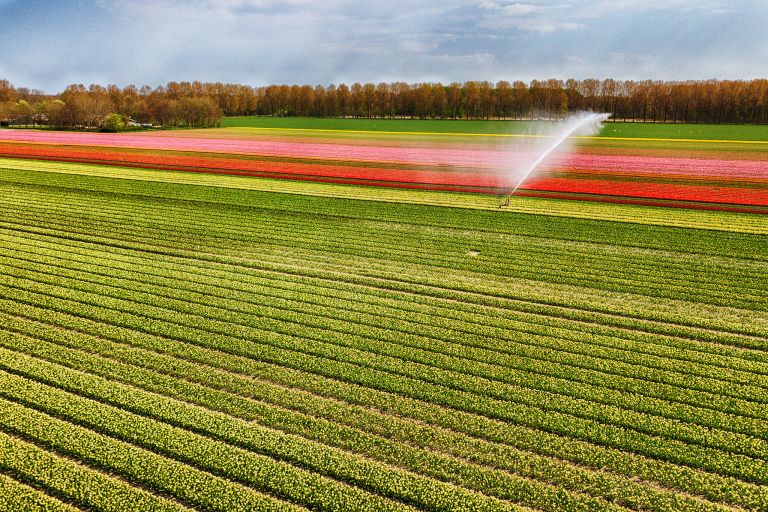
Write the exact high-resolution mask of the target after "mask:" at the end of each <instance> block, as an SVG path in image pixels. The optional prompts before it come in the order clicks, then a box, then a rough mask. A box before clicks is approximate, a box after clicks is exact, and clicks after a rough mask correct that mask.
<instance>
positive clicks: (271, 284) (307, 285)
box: [0, 230, 768, 392]
mask: <svg viewBox="0 0 768 512" xmlns="http://www.w3.org/2000/svg"><path fill="white" fill-rule="evenodd" d="M3 231H5V230H0V236H2V237H3V239H4V240H6V242H8V243H10V244H13V245H14V246H15V247H17V248H18V250H20V251H21V250H23V248H24V247H34V249H35V251H42V252H41V254H48V255H56V256H58V261H66V260H69V259H74V260H75V261H78V262H81V261H83V260H87V259H89V258H99V260H100V261H102V262H103V265H104V266H106V267H111V268H119V269H122V270H127V271H130V272H132V273H134V274H135V275H137V276H138V275H143V274H147V275H150V276H153V277H158V278H163V277H169V278H180V279H181V280H188V279H193V280H194V281H195V282H196V283H199V284H206V285H208V284H211V285H215V286H216V289H219V290H223V291H224V293H227V294H230V293H241V292H246V293H247V294H248V295H249V296H251V297H254V298H255V297H260V296H263V297H265V300H269V301H271V303H272V304H275V301H277V300H278V299H293V300H298V301H300V304H301V306H300V307H301V308H302V309H305V308H307V307H308V306H305V304H312V305H313V307H314V306H316V305H320V306H327V307H330V308H333V309H334V310H335V311H338V312H340V314H343V312H344V311H350V312H354V313H358V312H359V313H370V314H372V315H374V316H376V317H377V318H379V319H380V318H387V319H388V320H387V322H388V323H387V325H388V326H393V325H397V322H396V320H406V319H407V320H408V321H409V323H408V324H407V326H406V327H405V328H404V329H405V330H407V331H408V332H410V331H411V330H414V329H415V330H418V331H423V330H424V327H422V326H428V329H429V330H430V333H433V332H435V331H434V328H435V327H439V328H445V329H448V330H449V331H448V333H449V334H447V335H446V336H445V337H443V338H442V339H445V340H450V339H453V338H455V337H460V338H461V340H462V344H464V345H470V346H474V347H480V348H488V349H493V350H494V351H497V352H505V351H508V349H509V348H510V343H511V342H514V340H510V336H509V335H510V334H512V333H514V335H515V337H516V338H517V339H519V340H520V341H521V342H522V341H524V342H526V343H527V344H531V345H536V346H542V347H547V348H549V347H551V348H553V349H555V350H557V353H558V354H563V353H564V352H566V353H573V354H584V355H589V356H594V357H597V358H600V359H605V358H609V357H610V356H611V355H613V356H614V357H612V358H610V359H609V360H610V361H613V362H614V363H615V362H617V361H626V362H628V363H631V366H632V367H634V366H635V365H638V366H645V367H646V369H643V370H642V371H643V373H642V376H643V377H645V378H650V377H653V374H652V373H651V374H649V373H648V369H647V368H659V369H664V370H669V371H674V372H682V373H683V375H684V376H685V379H686V380H685V381H684V382H682V383H681V384H683V385H686V384H691V383H692V382H693V381H691V380H690V376H691V375H700V376H711V377H713V378H715V379H716V380H717V381H722V380H726V381H731V382H736V383H742V384H747V383H754V384H758V385H759V383H760V382H761V381H762V377H760V378H758V377H756V376H755V375H749V373H755V374H757V375H760V376H762V375H768V366H763V365H761V364H760V363H759V362H758V361H759V359H758V358H757V357H756V356H757V355H758V354H749V356H750V357H751V358H752V359H754V360H753V361H748V360H746V359H740V358H742V357H744V356H745V355H746V354H745V353H744V352H743V351H734V350H732V349H727V348H726V347H722V346H717V345H710V344H708V345H706V346H700V344H696V343H685V342H684V341H683V340H674V339H671V340H670V339H665V338H660V337H658V336H656V337H652V336H650V335H645V336H642V335H641V334H640V333H639V332H637V331H621V330H618V329H610V328H607V327H603V328H601V329H597V328H595V327H594V326H585V325H580V324H574V323H568V322H565V321H563V320H562V319H559V320H557V322H558V328H554V327H552V324H551V321H550V322H548V321H546V317H545V318H541V317H536V316H531V315H523V314H517V315H515V314H513V313H512V312H511V311H507V312H506V313H505V317H504V318H503V319H502V318H499V317H498V316H497V315H492V312H493V310H491V309H484V308H482V307H479V306H475V307H472V306H470V305H468V304H462V303H456V302H441V301H437V300H431V301H428V300H426V299H425V298H420V299H419V300H415V299H416V297H415V296H413V295H404V294H397V293H386V292H385V291H383V290H375V289H372V288H370V287H364V286H350V285H344V284H339V283H336V282H334V281H329V280H322V279H317V278H311V277H307V276H297V275H292V274H285V273H279V272H269V271H260V270H258V269H254V268H249V269H245V268H243V267H241V266H233V265H226V266H223V265H218V264H215V263H208V262H205V261H201V260H195V259H192V258H178V257H173V258H171V257H162V256H161V255H157V254H153V253H148V252H141V251H137V250H119V249H116V248H114V247H112V248H110V249H109V250H106V251H105V250H104V249H101V248H99V246H97V245H93V244H90V243H86V242H76V241H70V240H62V239H61V238H52V237H48V236H40V235H33V234H30V233H25V234H24V236H23V237H21V238H20V237H18V236H15V235H13V234H12V233H13V232H7V231H6V232H7V233H11V235H2V232H3ZM27 240H29V242H30V244H27V243H26V241H27ZM65 248H66V249H65ZM64 256H67V257H66V258H64ZM196 289H198V288H196ZM299 290H301V291H302V292H301V293H300V291H299ZM552 320H555V319H552ZM560 324H562V325H560ZM377 325H380V322H377ZM564 325H567V326H568V328H569V329H564V328H562V326H564ZM547 326H548V327H547ZM578 333H583V334H578ZM585 334H588V336H586V335H585ZM541 335H544V337H542V336H541ZM475 336H476V337H477V340H476V341H475ZM496 339H498V340H500V341H499V342H496V343H494V342H493V340H496ZM619 339H626V340H632V341H633V342H630V341H628V342H626V343H623V344H622V343H619V342H618V340H619ZM554 340H568V341H571V342H577V344H574V343H571V344H570V345H566V344H562V343H556V344H553V343H555V342H554ZM590 344H594V345H596V347H595V348H594V349H591V350H590V349H589V348H588V347H589V346H590ZM509 353H512V354H518V353H517V352H509ZM635 353H637V354H638V355H639V357H638V358H636V359H633V354H635ZM670 360H672V361H670ZM690 363H696V364H695V365H692V364H690ZM701 365H706V366H701ZM709 365H712V366H713V368H712V369H711V370H710V369H708V368H707V367H708V366H709ZM724 368H725V369H728V371H727V372H723V369H724ZM742 371H743V372H748V373H745V374H743V375H742V373H741V372H742ZM651 380H655V379H651ZM718 392H723V390H718Z"/></svg>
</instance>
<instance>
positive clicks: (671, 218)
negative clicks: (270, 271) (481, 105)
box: [0, 158, 766, 233]
mask: <svg viewBox="0 0 768 512" xmlns="http://www.w3.org/2000/svg"><path fill="white" fill-rule="evenodd" d="M0 165H1V166H2V168H0V176H5V175H6V173H5V172H4V169H5V170H7V169H13V170H14V171H15V172H14V173H13V175H12V176H6V179H7V178H12V179H13V180H14V181H16V182H22V181H28V178H30V177H31V176H30V170H31V169H34V171H32V172H34V178H35V179H34V181H35V182H37V183H43V181H45V182H46V183H49V184H58V185H62V184H64V183H66V180H67V178H68V177H69V178H70V179H71V177H72V176H74V177H77V176H89V177H101V178H102V179H107V180H109V179H110V178H114V177H115V176H119V177H120V178H124V179H120V180H116V181H117V183H114V181H113V183H111V185H110V189H112V190H115V191H117V190H123V189H125V188H126V187H125V179H129V180H141V181H152V182H155V183H174V184H179V185H184V184H186V185H193V186H194V185H202V186H207V187H224V188H227V189H241V190H242V189H245V190H258V191H261V192H281V193H293V194H300V195H304V196H306V195H312V196H319V197H334V198H341V199H363V200H366V201H376V202H389V203H393V202H396V203H402V202H409V203H412V204H422V205H432V206H450V207H460V208H470V209H474V210H478V209H484V210H491V209H496V205H495V204H492V203H489V201H488V197H487V196H486V195H478V194H451V193H446V192H436V191H425V190H422V191H417V190H409V189H394V188H371V187H364V186H343V187H341V186H338V185H334V184H328V183H320V182H308V181H286V180H279V179H277V180H275V179H266V178H257V179H254V178H248V177H238V176H231V175H223V174H196V173H184V172H167V171H161V170H151V169H139V168H130V167H119V168H116V167H110V166H99V165H88V164H74V163H61V162H46V161H18V160H12V159H7V158H0ZM61 174H66V175H67V176H60V175H61ZM56 178H58V179H56ZM121 182H122V186H121ZM81 186H82V185H81ZM83 188H85V189H90V190H94V191H96V190H101V187H99V186H98V184H96V183H93V182H90V183H89V185H86V186H83ZM507 211H508V212H510V213H532V214H537V215H547V216H565V217H571V218H589V219H593V220H615V221H621V222H634V223H641V224H651V225H654V224H656V225H664V226H681V227H706V229H716V230H722V231H733V232H743V233H765V232H766V229H765V226H764V222H763V220H762V215H755V214H743V213H732V212H722V211H715V210H687V211H686V210H680V209H679V208H660V207H653V206H637V205H630V206H626V205H617V204H613V203H607V202H590V201H562V200H557V199H554V200H553V199H546V198H541V197H538V198H526V197H522V196H521V197H517V198H515V199H514V200H513V202H512V204H511V205H510V207H509V209H508V210H507Z"/></svg>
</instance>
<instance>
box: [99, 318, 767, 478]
mask: <svg viewBox="0 0 768 512" xmlns="http://www.w3.org/2000/svg"><path fill="white" fill-rule="evenodd" d="M84 308H85V310H93V309H96V308H95V307H94V306H85V307H84ZM107 316H108V317H109V318H110V320H111V322H112V323H116V324H121V323H123V322H126V321H127V322H128V323H127V324H126V325H127V326H129V327H132V328H134V329H137V330H142V331H145V330H147V326H149V327H150V330H151V331H153V332H158V333H161V334H165V335H168V336H169V337H171V338H176V339H185V338H187V339H190V340H193V342H194V340H195V339H196V338H199V341H203V342H204V343H205V344H206V345H207V346H214V347H216V348H219V349H222V348H223V349H224V350H225V351H229V352H234V353H237V354H243V355H248V356H251V357H253V356H256V357H257V358H258V359H259V360H261V361H266V362H271V363H276V364H280V365H288V366H292V367H294V368H296V369H299V370H301V371H312V372H314V373H319V374H321V375H325V376H329V377H334V378H336V379H341V380H346V381H349V382H356V383H358V384H363V385H365V386H368V387H373V388H377V389H381V390H383V391H389V392H392V391H394V392H396V393H398V394H399V395H401V396H411V397H413V398H417V399H421V400H425V401H427V402H433V403H437V404H443V405H447V406H449V407H452V408H458V409H463V410H466V411H467V412H480V413H482V414H484V415H486V416H489V417H492V418H494V417H495V418H499V419H507V420H513V421H515V422H522V423H523V424H528V425H531V426H534V427H537V426H538V427H539V428H542V427H543V428H544V429H545V430H548V431H552V432H555V433H559V434H562V435H565V436H571V437H572V436H574V435H575V436H576V437H583V438H585V439H586V440H591V441H593V442H597V443H598V444H605V445H607V446H616V447H620V448H622V449H629V450H632V451H636V452H637V453H646V454H653V455H655V456H656V457H661V458H663V459H669V460H673V461H678V462H683V463H684V464H688V465H690V466H692V467H704V468H708V469H710V470H711V471H716V472H718V473H721V474H726V475H728V474H731V475H734V476H739V477H741V478H745V479H747V480H752V479H755V478H756V479H757V481H760V480H761V479H763V478H764V477H763V476H762V471H763V469H761V464H760V463H759V462H757V461H756V460H754V459H750V458H745V457H743V456H739V455H734V454H729V453H726V452H722V451H717V450H711V449H707V448H703V447H697V446H695V445H689V444H683V443H680V442H678V441H674V440H671V439H667V440H662V439H657V438H653V437H649V436H647V435H644V434H641V433H635V432H631V431H626V430H624V429H614V428H612V427H610V426H609V425H604V424H595V423H591V422H588V421H587V422H585V421H584V420H581V419H579V418H573V417H569V416H563V415H556V414H552V413H543V412H541V411H540V410H538V409H532V408H526V407H520V406H513V405H512V404H509V403H506V402H499V401H494V400H491V399H488V398H484V397H482V396H477V395H469V394H466V393H461V392H455V391H453V390H450V389H448V388H445V387H440V386H433V385H429V384H423V385H419V386H418V387H416V386H414V381H413V380H411V379H404V378H400V377H398V376H395V375H392V374H387V373H383V372H378V371H375V370H368V371H366V370H364V369H362V368H361V367H359V366H354V365H350V364H348V363H344V362H341V361H338V362H337V361H330V364H329V361H327V360H326V361H324V360H323V359H318V358H316V357H313V356H309V355H304V354H302V353H297V352H290V351H288V352H286V351H281V350H274V349H272V348H271V347H269V346H265V345H261V346H259V348H258V350H254V348H255V347H253V346H252V344H250V343H245V342H242V341H239V340H237V339H236V338H232V337H222V336H221V335H215V334H212V333H208V334H206V335H205V337H204V338H201V337H200V336H199V335H195V334H194V332H195V330H194V329H191V330H190V329H189V328H183V327H181V326H178V325H177V326H176V327H173V326H172V325H169V324H167V323H165V322H159V321H157V320H154V321H152V320H148V319H147V318H146V317H143V318H142V319H141V320H140V319H139V317H135V318H136V320H137V322H135V321H133V320H132V318H133V317H132V316H131V315H129V314H126V313H121V312H120V311H117V310H110V311H109V313H107ZM131 324H133V325H131ZM168 329H170V330H168ZM166 330H168V332H164V331H166ZM217 339H221V341H220V342H217V343H212V342H214V341H215V340H217ZM199 341H198V342H199Z"/></svg>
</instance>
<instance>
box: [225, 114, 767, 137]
mask: <svg viewBox="0 0 768 512" xmlns="http://www.w3.org/2000/svg"><path fill="white" fill-rule="evenodd" d="M532 124H533V123H531V122H529V121H474V120H423V119H340V118H316V117H269V116H254V117H225V118H224V119H223V120H222V122H221V126H222V127H224V128H236V127H248V128H270V129H280V128H283V129H286V128H287V129H302V130H361V131H392V132H427V133H476V134H482V133H488V134H505V133H512V134H516V133H527V132H530V131H531V130H532ZM600 136H601V137H631V138H660V139H713V140H756V141H768V126H765V125H721V124H671V123H622V122H615V123H614V122H608V123H605V128H604V129H603V131H602V132H601V134H600Z"/></svg>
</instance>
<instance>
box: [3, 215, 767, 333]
mask: <svg viewBox="0 0 768 512" xmlns="http://www.w3.org/2000/svg"><path fill="white" fill-rule="evenodd" d="M18 227H20V226H18V225H17V229H18ZM22 230H23V231H26V232H30V231H31V232H35V233H54V231H52V230H47V229H45V228H30V227H25V228H22ZM55 233H57V234H58V236H59V237H63V238H73V239H76V240H86V241H92V242H97V243H107V244H108V245H113V246H114V245H115V241H114V240H111V241H107V240H106V239H104V238H102V237H92V236H90V235H82V234H81V235H79V236H77V237H71V236H68V235H66V234H62V233H61V232H55ZM117 245H118V247H130V248H139V249H145V250H149V251H150V252H154V253H157V252H162V253H163V254H169V255H179V254H185V253H184V251H178V250H172V249H164V248H161V247H158V246H157V245H143V244H136V243H135V242H134V243H132V244H131V245H130V246H126V245H125V244H124V243H120V244H117ZM161 249H162V250H161ZM189 254H190V252H189V251H187V252H186V254H185V256H186V255H189ZM192 254H194V257H195V258H200V259H204V260H207V261H211V262H221V263H236V264H238V265H247V266H256V267H258V268H267V269H277V270H279V271H282V272H288V273H296V272H300V273H303V274H309V275H312V276H315V277H325V278H330V279H335V280H338V281H345V282H349V283H359V284H366V285H371V284H373V285H374V286H377V287H380V288H387V289H390V290H395V291H416V292H417V293H421V294H423V295H429V296H432V297H438V298H449V299H456V300H460V301H468V302H473V303H479V304H481V305H486V306H498V307H503V308H505V309H509V308H510V306H514V309H517V310H522V311H524V312H532V313H544V314H548V315H552V316H557V317H565V318H568V319H574V320H582V321H584V320H586V321H590V322H594V321H597V322H600V323H603V324H608V325H613V326H618V327H629V328H635V329H644V330H646V331H650V332H656V333H660V334H676V335H678V336H683V337H690V336H692V335H694V333H695V338H703V339H705V340H711V341H715V342H718V343H727V344H736V345H746V346H753V345H754V346H755V347H763V346H764V344H761V343H760V342H759V340H755V339H753V338H748V337H747V338H745V337H739V336H738V335H733V334H727V333H715V332H712V331H702V330H692V329H691V328H690V327H687V326H685V325H680V324H675V325H670V324H666V323H659V322H658V321H654V322H650V323H649V322H648V321H637V320H634V319H632V318H625V317H621V316H619V315H616V314H608V315H606V314H605V313H595V312H592V311H585V310H583V309H581V310H575V309H573V308H570V307H568V308H566V307H562V306H556V305H548V304H542V303H540V302H531V301H530V300H526V301H523V300H520V299H517V298H509V297H506V298H502V297H498V296H493V295H487V294H485V295H478V294H477V293H476V292H464V291H461V290H456V289H455V288H453V289H451V288H443V287H439V286H434V285H432V286H430V285H427V286H425V285H422V284H420V283H419V282H418V279H417V278H416V276H415V275H414V276H413V278H410V277H409V276H405V275H403V274H402V273H400V274H399V279H397V280H391V279H390V280H387V279H386V278H383V277H384V276H380V275H374V276H372V277H371V276H366V275H363V276H361V275H359V274H354V275H350V274H349V272H347V270H348V268H347V267H344V266H343V265H325V268H326V269H327V270H319V269H318V268H317V265H316V266H314V267H307V266H300V267H297V266H296V262H295V261H294V260H291V259H287V258H281V257H279V256H271V260H277V264H274V263H268V262H266V261H265V260H260V261H259V262H258V263H257V262H256V261H254V260H244V259H242V258H237V257H234V258H233V257H223V256H220V255H214V254H210V253H204V254H203V253H199V252H193V253H192ZM281 262H285V263H281ZM364 272H365V273H368V272H367V271H364ZM405 277H408V279H405ZM472 284H478V283H477V282H476V281H474V282H473V283H472ZM479 284H481V285H482V283H479ZM519 290H520V287H519V286H518V287H517V289H516V291H519ZM526 291H530V292H532V293H537V292H536V291H535V289H533V288H530V287H528V288H527V289H526ZM495 293H498V290H496V291H495ZM582 295H584V294H582ZM606 320H607V321H606Z"/></svg>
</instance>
